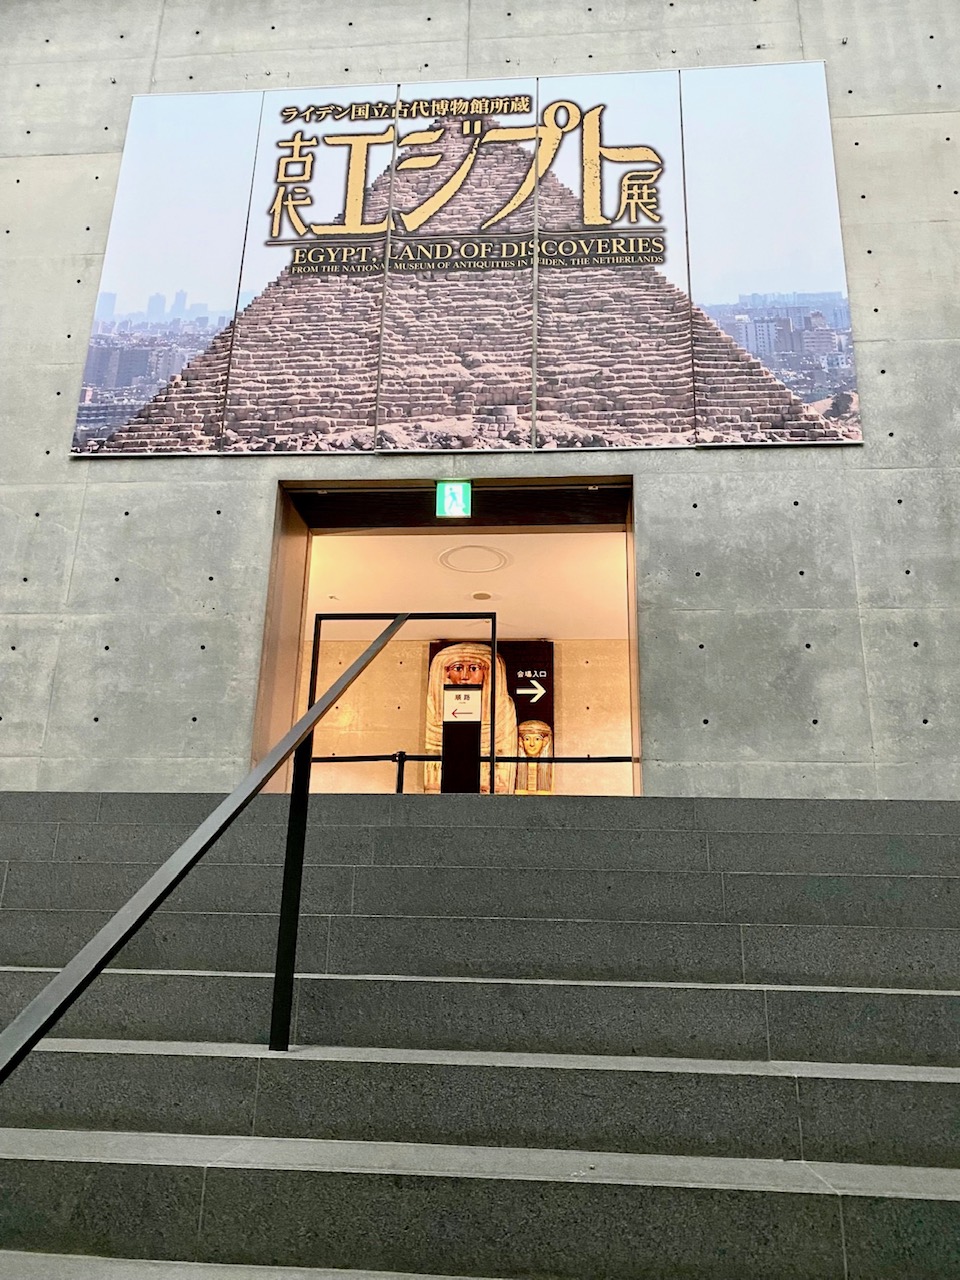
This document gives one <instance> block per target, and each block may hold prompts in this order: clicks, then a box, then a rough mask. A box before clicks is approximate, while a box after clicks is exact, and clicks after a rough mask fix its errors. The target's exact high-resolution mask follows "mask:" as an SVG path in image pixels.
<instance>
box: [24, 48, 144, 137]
mask: <svg viewBox="0 0 960 1280" xmlns="http://www.w3.org/2000/svg"><path fill="white" fill-rule="evenodd" d="M0 65H2V64H0ZM150 68H151V62H150V60H149V59H145V58H140V59H133V58H126V59H118V60H117V62H116V64H115V65H114V64H113V63H108V62H100V61H91V62H71V63H70V64H68V65H67V66H64V65H63V64H62V63H52V64H48V65H46V66H43V65H42V64H39V65H38V64H36V63H33V62H23V63H14V64H12V65H9V66H5V67H3V75H2V77H0V155H4V156H36V155H47V156H50V155H63V154H66V155H70V154H75V153H82V154H87V153H89V152H95V151H107V152H112V151H117V150H118V149H119V148H121V147H122V146H123V137H124V134H125V132H126V128H127V116H128V115H129V114H130V98H131V95H133V94H135V93H148V92H149V91H150ZM78 102H82V103H83V104H84V107H83V111H82V112H81V113H78V112H77V103H78Z"/></svg>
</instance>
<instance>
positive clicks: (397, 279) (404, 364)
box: [74, 63, 861, 456]
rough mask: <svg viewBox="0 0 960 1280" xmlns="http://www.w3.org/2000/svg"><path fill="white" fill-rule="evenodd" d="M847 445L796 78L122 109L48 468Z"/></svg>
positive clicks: (831, 251) (823, 107)
mask: <svg viewBox="0 0 960 1280" xmlns="http://www.w3.org/2000/svg"><path fill="white" fill-rule="evenodd" d="M158 171H159V172H163V174H164V181H163V183H159V184H158V183H157V182H156V175H157V173H158ZM534 370H536V375H534ZM860 439H861V432H860V419H859V399H858V396H857V392H856V372H855V364H854V354H853V343H852V337H851V332H850V312H849V302H848V298H847V291H846V280H845V269H844V261H843V249H842V243H841V238H840V222H839V209H838V204H837V194H836V181H835V175H834V166H833V152H832V143H831V137H830V121H829V113H828V109H827V98H826V86H825V82H824V72H823V66H822V64H821V63H790V64H784V65H781V66H761V67H739V68H723V69H702V70H701V69H698V70H694V71H682V72H675V71H652V72H637V73H623V74H614V75H599V76H554V77H540V78H539V79H537V78H533V77H530V78H526V79H506V80H485V81H455V82H441V83H431V84H417V85H389V86H383V85H380V86H376V85H374V86H350V87H348V86H339V87H336V88H333V87H326V88H313V89H309V88H308V89H301V90H287V89H284V90H280V91H271V92H268V93H229V94H220V93H214V94H200V95H167V96H151V97H139V98H135V99H134V103H133V107H132V110H131V117H130V124H129V130H128V135H127V142H126V146H125V149H124V155H123V162H122V166H121V172H120V179H119V184H118V190H117V196H116V201H115V205H114V214H113V219H112V222H111V228H110V236H109V239H108V243H107V250H106V255H105V259H104V265H103V271H102V276H101V285H100V294H99V298H98V303H97V311H96V316H95V319H94V325H93V333H92V335H91V338H90V346H89V350H88V356H87V362H86V367H85V371H84V379H83V387H82V391H81V400H80V405H79V408H78V415H77V427H76V434H75V439H74V451H75V452H77V453H82V454H85V455H93V456H99V455H114V454H117V453H126V454H130V453H167V454H169V453H197V454H206V453H248V452H276V451H283V452H318V451H319V452H366V451H371V450H381V451H434V452H436V451H440V452H450V451H463V450H518V449H520V450H531V449H535V448H543V449H584V448H587V449H593V448H651V447H683V446H691V445H725V444H736V445H745V444H746V445H751V444H753V445H763V444H809V443H857V442H859V441H860Z"/></svg>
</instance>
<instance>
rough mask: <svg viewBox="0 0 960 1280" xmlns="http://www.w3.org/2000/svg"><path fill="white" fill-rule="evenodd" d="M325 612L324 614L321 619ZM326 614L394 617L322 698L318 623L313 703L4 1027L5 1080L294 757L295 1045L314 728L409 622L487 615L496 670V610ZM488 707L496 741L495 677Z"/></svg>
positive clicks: (276, 999)
mask: <svg viewBox="0 0 960 1280" xmlns="http://www.w3.org/2000/svg"><path fill="white" fill-rule="evenodd" d="M319 616H320V615H318V618H319ZM324 616H325V617H327V618H328V619H333V618H337V619H339V620H341V621H346V620H351V621H352V620H357V619H365V620H371V621H372V620H377V621H388V625H387V626H386V627H384V629H383V631H381V632H380V634H379V635H378V636H377V638H376V639H375V640H373V641H372V642H371V643H370V644H369V645H368V646H367V648H366V649H364V651H363V653H362V654H361V655H360V656H359V658H357V659H356V660H355V661H354V662H353V663H351V665H350V666H349V667H348V668H347V670H346V671H345V672H344V673H343V675H342V676H340V678H339V679H338V680H336V681H334V683H333V684H332V685H331V686H330V688H329V689H328V690H327V691H326V693H324V694H323V696H322V697H320V698H319V699H317V698H316V674H317V653H318V645H319V626H318V627H317V628H316V631H315V635H314V663H313V669H312V671H311V680H310V698H309V702H310V706H309V709H308V710H307V711H306V712H305V713H304V714H303V715H302V716H301V717H300V719H299V720H298V721H297V723H296V724H295V725H294V726H293V728H292V729H290V730H289V732H287V733H286V734H285V735H284V736H283V738H281V740H280V741H279V742H278V743H277V745H276V746H275V747H274V748H273V749H272V750H271V751H269V752H268V753H267V755H266V756H264V758H263V759H262V760H261V761H260V763H259V764H258V765H257V766H256V768H255V769H252V770H251V771H250V773H249V774H248V775H247V776H246V778H244V780H243V782H241V783H240V785H239V786H238V787H237V788H236V789H235V790H234V791H233V792H231V794H230V795H229V796H227V798H226V799H225V800H223V801H222V802H221V803H220V804H219V805H218V806H217V807H216V809H214V811H213V813H211V815H210V817H209V818H207V819H206V820H205V821H204V822H202V823H201V824H200V826H199V827H198V828H197V829H196V831H194V833H193V834H192V835H191V836H189V837H188V838H187V839H186V840H185V841H184V842H183V844H182V845H181V846H180V847H179V849H177V850H176V852H175V853H173V854H171V856H170V857H169V858H168V859H167V861H166V862H165V863H164V864H163V866H162V867H160V869H159V870H158V871H155V872H154V874H153V875H152V876H151V877H150V879H149V880H148V881H147V883H146V884H145V885H144V886H143V888H142V889H139V890H138V891H137V892H136V893H135V894H134V895H133V897H132V898H131V899H130V901H129V902H127V903H126V904H125V905H124V906H123V907H121V908H120V910H119V911H118V912H117V913H116V914H115V915H114V916H113V917H112V918H111V919H110V920H108V921H107V923H106V924H105V925H104V926H103V928H102V929H101V930H100V931H99V932H98V933H97V934H95V935H94V937H93V938H91V940H90V941H89V942H88V943H87V945H86V946H85V947H83V948H82V950H80V951H79V952H78V953H77V954H76V955H75V956H74V957H73V959H72V960H71V961H70V962H69V963H68V964H67V965H66V966H65V967H64V968H63V969H61V971H60V972H59V973H58V974H57V976H56V977H55V978H53V980H52V981H51V982H49V983H47V985H46V986H45V987H44V988H43V990H42V991H41V992H40V993H39V994H38V995H36V996H34V998H33V999H32V1000H31V1001H30V1003H29V1004H28V1005H27V1007H26V1008H25V1009H24V1010H23V1011H22V1013H20V1014H18V1016H17V1017H16V1018H14V1020H13V1021H12V1022H11V1023H10V1024H9V1025H8V1026H7V1027H6V1028H4V1029H3V1030H2V1031H0V1084H2V1083H3V1081H4V1080H6V1078H7V1077H8V1076H9V1075H10V1074H11V1072H12V1071H14V1070H15V1069H16V1068H17V1067H18V1066H19V1064H20V1063H21V1062H22V1061H23V1059H24V1058H25V1057H26V1056H27V1054H28V1053H29V1052H30V1050H31V1049H32V1048H33V1047H34V1045H36V1044H37V1042H38V1041H39V1040H41V1039H42V1038H43V1037H44V1036H45V1035H46V1034H47V1032H48V1031H49V1030H50V1029H51V1028H52V1027H53V1026H55V1025H56V1023H57V1022H58V1021H59V1020H60V1018H62V1017H63V1015H64V1014H65V1013H66V1012H67V1010H68V1009H69V1008H70V1007H71V1006H72V1005H73V1004H74V1003H75V1002H76V1001H77V1000H78V999H79V998H80V996H81V995H83V993H84V991H86V989H87V987H89V986H90V984H91V983H92V982H93V981H94V980H95V979H96V978H97V977H98V976H99V975H100V974H101V973H102V972H103V970H104V969H105V968H106V967H107V965H108V964H109V963H110V961H111V960H112V959H113V958H114V956H116V955H117V954H118V952H119V951H120V950H121V949H122V948H123V947H124V946H126V944H127V943H128V942H129V941H130V939H131V938H132V937H133V936H134V934H135V933H136V932H137V931H138V930H139V929H140V928H141V926H142V925H144V924H145V923H146V921H147V920H149V919H150V917H151V916H152V915H153V913H154V912H155V911H156V910H157V908H158V907H160V906H162V904H163V903H164V902H165V901H166V900H167V898H169V897H170V895H171V894H172V893H173V891H174V890H175V889H176V888H177V886H178V885H179V884H180V883H181V881H182V880H183V879H184V878H185V877H186V876H187V875H188V874H189V873H190V871H192V870H193V868H194V867H195V866H196V865H197V863H198V862H199V861H200V859H201V858H202V857H203V855H204V854H205V853H206V852H207V851H208V850H209V849H210V848H211V847H212V846H213V845H214V844H215V843H216V842H217V840H219V839H220V837H221V836H222V835H223V833H224V832H225V831H226V830H227V829H228V828H229V827H230V826H231V825H232V823H233V822H234V821H235V820H236V819H237V818H238V817H239V816H240V814H241V813H243V811H244V809H246V807H247V806H248V805H249V804H250V803H251V802H252V801H253V800H254V799H255V797H256V796H257V795H258V794H259V792H260V791H261V790H262V788H263V787H264V786H265V785H266V783H267V782H269V781H270V779H271V778H272V777H273V775H274V774H275V773H276V772H277V770H278V769H279V768H280V767H281V766H282V765H283V764H284V763H285V762H286V761H287V760H288V759H289V758H290V756H291V755H292V756H293V780H292V784H291V791H290V811H289V816H288V819H287V842H286V854H285V858H284V866H283V890H282V893H281V900H280V921H279V926H278V930H277V958H276V966H275V970H274V984H273V1007H272V1012H271V1020H270V1048H271V1049H276V1050H286V1049H288V1048H289V1047H290V1015H291V1010H292V1003H293V979H294V969H295V965H296V952H297V932H298V927H299V916H300V889H301V884H302V880H303V856H304V847H305V843H306V831H307V811H308V807H309V803H310V767H311V762H312V758H313V732H314V729H315V728H316V726H317V724H318V723H319V722H320V720H321V719H322V718H323V717H324V716H325V715H326V713H327V712H328V711H329V710H330V708H331V707H332V706H333V705H334V704H335V703H336V702H337V700H338V699H339V698H341V697H342V696H343V694H344V693H345V692H346V691H347V689H349V688H350V686H351V685H352V684H353V682H354V681H355V680H356V679H357V677H358V676H360V675H362V673H363V672H364V671H365V670H366V668H367V667H368V666H369V665H370V663H371V662H372V661H373V660H374V658H376V657H377V655H378V654H379V653H381V652H382V650H383V649H384V648H385V647H386V646H387V644H388V643H389V642H390V641H391V640H392V639H393V637H394V636H395V635H396V634H397V632H398V631H399V630H400V628H401V627H402V626H403V625H404V623H406V622H409V621H411V620H422V621H427V620H430V621H433V620H444V621H453V620H455V619H461V620H462V619H464V618H470V619H478V618H479V619H485V620H486V621H488V622H489V623H490V642H491V643H490V647H491V652H492V657H493V664H494V668H495V667H496V655H497V615H496V614H495V613H477V612H470V613H467V612H465V613H397V614H392V613H367V614H327V615H324ZM492 694H493V696H492V699H491V711H490V720H491V724H490V740H491V744H493V743H494V742H495V739H494V716H495V714H496V712H495V706H496V682H495V681H494V684H493V690H492ZM495 756H496V747H495V746H494V745H492V746H491V756H490V789H491V792H492V791H493V790H494V786H493V770H494V759H495Z"/></svg>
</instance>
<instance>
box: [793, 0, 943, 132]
mask: <svg viewBox="0 0 960 1280" xmlns="http://www.w3.org/2000/svg"><path fill="white" fill-rule="evenodd" d="M798 8H799V14H800V30H801V38H802V41H803V56H804V57H805V58H823V59H824V60H825V61H826V63H827V81H828V83H829V86H830V106H831V111H832V112H833V114H834V115H836V116H841V115H844V116H847V115H851V116H860V115H883V116H901V115H913V114H914V113H915V112H918V111H944V110H956V106H957V103H956V93H957V90H956V77H955V68H956V66H957V61H958V58H960V29H958V26H957V14H956V8H955V6H954V4H953V0H911V3H910V6H909V10H907V9H905V8H904V6H903V4H902V3H901V0H798Z"/></svg>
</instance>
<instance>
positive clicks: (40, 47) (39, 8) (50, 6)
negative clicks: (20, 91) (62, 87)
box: [0, 0, 164, 79]
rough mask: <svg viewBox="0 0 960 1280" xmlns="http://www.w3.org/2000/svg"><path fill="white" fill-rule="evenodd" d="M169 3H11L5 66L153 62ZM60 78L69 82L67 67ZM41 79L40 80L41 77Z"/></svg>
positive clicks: (0, 51)
mask: <svg viewBox="0 0 960 1280" xmlns="http://www.w3.org/2000/svg"><path fill="white" fill-rule="evenodd" d="M163 7H164V0H110V4H109V6H107V7H106V8H105V7H104V6H102V5H100V4H97V3H93V4H91V5H83V4H74V5H63V4H61V3H60V0H7V2H6V3H5V4H4V6H3V12H4V39H3V44H2V47H0V65H8V64H18V63H28V64H30V65H31V66H33V67H42V66H44V65H52V64H54V63H76V62H95V63H103V64H104V65H106V66H109V65H110V64H111V63H112V62H114V61H119V60H120V59H124V60H130V59H136V58H150V57H152V56H153V51H154V49H155V48H156V42H157V28H158V24H159V21H160V14H161V12H162V10H163ZM58 75H59V76H60V77H61V78H62V77H63V68H62V67H61V68H60V70H59V72H58ZM37 79H40V77H39V76H38V77H37Z"/></svg>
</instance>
